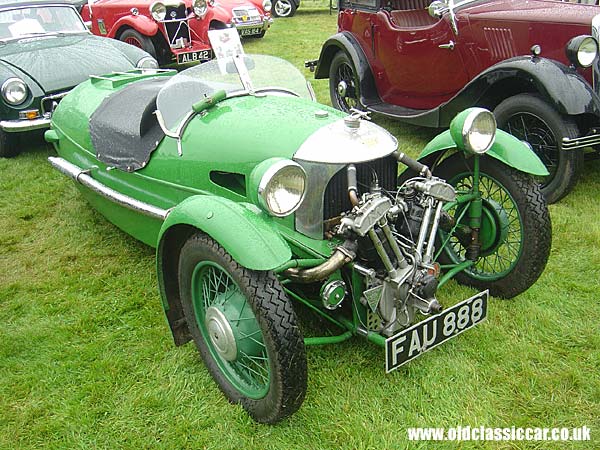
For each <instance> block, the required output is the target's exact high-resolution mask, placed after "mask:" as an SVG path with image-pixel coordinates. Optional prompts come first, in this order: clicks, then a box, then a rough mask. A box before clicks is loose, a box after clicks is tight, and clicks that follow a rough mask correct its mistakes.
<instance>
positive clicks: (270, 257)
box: [156, 195, 292, 345]
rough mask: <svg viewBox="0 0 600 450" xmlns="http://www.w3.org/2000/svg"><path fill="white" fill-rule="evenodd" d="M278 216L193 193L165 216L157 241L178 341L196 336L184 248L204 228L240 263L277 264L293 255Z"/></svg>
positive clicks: (162, 279)
mask: <svg viewBox="0 0 600 450" xmlns="http://www.w3.org/2000/svg"><path fill="white" fill-rule="evenodd" d="M273 220H274V219H273V218H271V217H270V216H267V215H266V214H265V213H263V212H262V211H260V210H259V209H258V208H256V207H255V206H253V205H250V204H244V203H236V202H233V201H231V200H227V199H224V198H222V197H216V196H212V195H196V196H193V197H189V198H187V199H186V200H184V201H183V202H181V203H180V204H179V205H177V206H176V207H175V208H173V209H172V210H171V211H170V212H169V215H168V216H167V219H166V220H165V221H164V223H163V225H162V227H161V230H160V233H159V237H158V242H157V247H156V265H157V275H158V285H159V289H160V294H161V299H162V303H163V308H164V310H165V313H166V315H167V320H168V322H169V326H170V327H171V332H172V333H173V339H174V341H175V344H176V345H182V344H185V343H186V342H188V341H189V340H190V339H191V336H190V334H189V330H188V327H187V323H186V322H185V318H184V315H183V310H182V307H181V299H180V295H179V274H178V272H179V271H178V265H179V253H180V251H181V248H182V246H183V245H184V244H185V242H186V241H187V239H189V238H190V237H191V236H192V235H194V234H195V233H198V232H199V231H201V232H204V233H206V234H208V235H209V236H210V237H211V238H213V239H214V240H215V241H217V242H218V243H219V244H220V245H221V246H222V247H223V248H224V249H225V250H227V252H228V253H229V254H230V255H231V256H232V258H233V259H235V260H236V261H237V262H238V263H239V264H240V265H242V266H244V267H246V268H248V269H251V270H272V269H274V268H276V267H279V266H281V265H282V264H284V263H286V262H287V261H289V260H290V259H291V257H292V251H291V249H290V246H289V245H288V244H287V242H286V241H285V240H284V239H283V238H282V237H281V235H280V233H279V232H278V231H277V229H276V227H275V224H274V223H273Z"/></svg>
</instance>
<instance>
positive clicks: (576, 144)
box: [562, 130, 600, 150]
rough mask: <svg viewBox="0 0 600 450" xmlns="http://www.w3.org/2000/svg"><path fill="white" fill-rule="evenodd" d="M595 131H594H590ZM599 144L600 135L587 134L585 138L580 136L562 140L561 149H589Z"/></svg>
mask: <svg viewBox="0 0 600 450" xmlns="http://www.w3.org/2000/svg"><path fill="white" fill-rule="evenodd" d="M592 131H595V130H592ZM598 144H600V134H598V133H596V134H588V135H587V136H581V137H577V138H570V139H569V138H563V139H562V149H563V150H575V149H578V148H584V147H591V146H593V145H598Z"/></svg>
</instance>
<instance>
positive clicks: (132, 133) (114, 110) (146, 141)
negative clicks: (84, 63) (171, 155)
mask: <svg viewBox="0 0 600 450" xmlns="http://www.w3.org/2000/svg"><path fill="white" fill-rule="evenodd" d="M167 81H168V78H164V77H161V78H152V79H149V80H144V81H139V82H136V83H133V84H130V85H129V86H126V87H124V88H123V89H121V90H119V91H117V92H115V93H114V94H111V95H110V96H109V97H107V98H105V99H104V101H103V102H102V103H101V104H100V106H99V107H98V109H97V110H96V111H95V112H94V114H92V116H91V117H90V136H91V139H92V145H93V146H94V149H95V150H96V157H97V158H98V160H100V161H102V162H104V163H106V164H108V165H110V166H112V167H115V168H117V169H121V170H124V171H126V172H133V171H135V170H138V169H141V168H143V167H145V166H146V164H148V161H149V160H150V155H151V154H152V152H153V151H154V150H156V147H157V146H158V144H159V143H160V141H161V140H162V138H163V137H164V133H163V131H162V130H161V128H160V126H159V125H158V121H157V120H156V116H155V114H154V111H156V96H157V95H158V91H159V90H160V89H161V88H162V87H163V85H164V84H165V83H166V82H167Z"/></svg>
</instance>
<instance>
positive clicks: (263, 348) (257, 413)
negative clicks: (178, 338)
mask: <svg viewBox="0 0 600 450" xmlns="http://www.w3.org/2000/svg"><path fill="white" fill-rule="evenodd" d="M179 289H180V293H181V304H182V307H183V312H184V315H185V318H186V321H187V324H188V329H189V331H190V333H191V335H192V337H193V340H194V342H195V344H196V347H197V348H198V351H199V352H200V355H201V356H202V359H203V360H204V363H205V364H206V367H207V369H208V371H209V372H210V374H211V375H212V377H213V378H214V379H215V381H216V382H217V384H218V385H219V388H220V389H221V390H222V391H223V393H224V394H225V396H226V397H227V398H228V399H229V400H230V401H231V402H233V403H241V404H242V406H243V407H244V409H245V410H246V411H247V412H248V413H249V414H250V416H252V418H253V419H254V420H256V421H258V422H263V423H275V422H278V421H280V420H282V419H284V418H285V417H287V416H289V415H291V414H293V413H294V412H295V411H297V410H298V408H300V405H302V402H303V401H304V396H305V393H306V385H307V365H306V353H305V348H304V340H303V338H302V334H301V332H300V330H299V328H298V325H297V321H296V314H295V313H294V310H293V309H292V305H291V302H290V300H289V299H288V298H287V296H286V295H285V293H284V291H283V288H282V287H281V285H280V284H279V281H278V280H277V278H276V277H275V275H274V274H273V273H272V272H265V271H254V270H248V269H246V268H244V267H242V266H240V265H239V264H238V263H237V262H236V261H235V260H234V259H233V258H232V257H231V255H229V253H227V252H226V251H225V249H224V248H223V247H221V246H220V245H219V244H218V243H217V242H215V241H214V240H213V239H211V238H210V237H209V236H207V235H205V234H202V233H198V234H196V235H194V236H192V237H191V238H189V239H188V241H187V242H186V243H185V244H184V245H183V247H182V249H181V253H180V257H179Z"/></svg>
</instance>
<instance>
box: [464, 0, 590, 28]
mask: <svg viewBox="0 0 600 450" xmlns="http://www.w3.org/2000/svg"><path fill="white" fill-rule="evenodd" d="M463 13H466V14H467V15H469V16H471V17H473V18H476V19H477V20H490V21H513V22H521V21H522V22H529V23H532V22H543V23H546V24H552V23H554V24H581V25H588V26H589V25H590V24H591V21H592V18H593V17H594V16H595V15H597V14H600V8H599V7H598V6H594V5H585V4H578V3H570V2H557V1H556V0H529V1H527V2H523V0H510V1H506V0H492V1H488V2H477V3H474V4H472V5H466V6H465V7H464V8H460V9H459V14H463Z"/></svg>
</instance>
